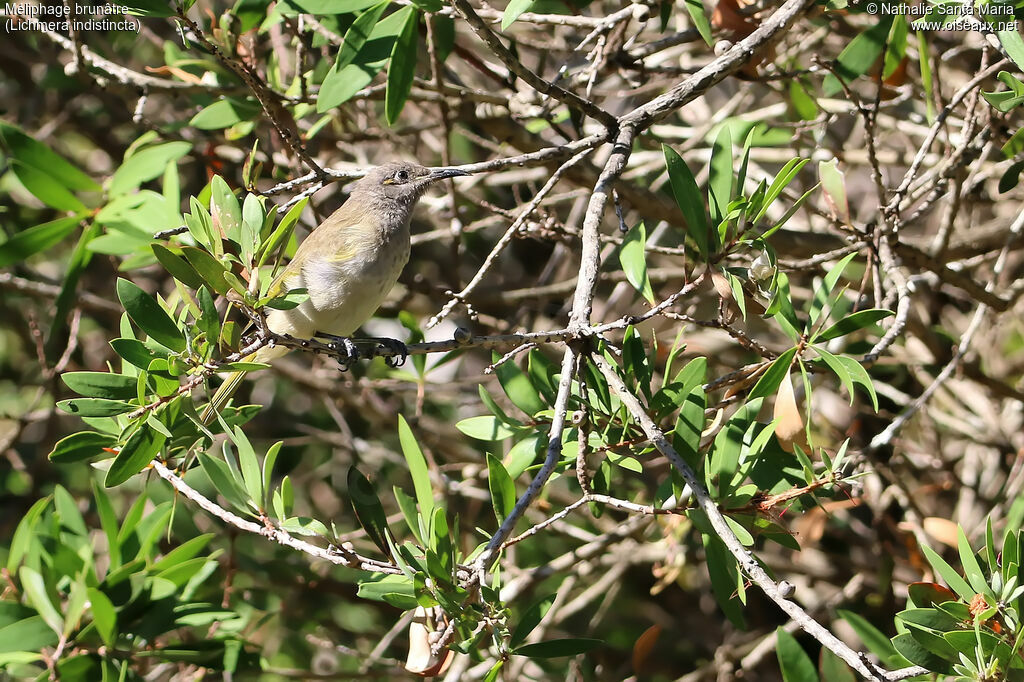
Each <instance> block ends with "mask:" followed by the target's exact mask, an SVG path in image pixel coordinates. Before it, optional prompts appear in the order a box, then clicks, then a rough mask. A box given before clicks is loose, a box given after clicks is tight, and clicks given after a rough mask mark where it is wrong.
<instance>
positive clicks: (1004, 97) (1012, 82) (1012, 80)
mask: <svg viewBox="0 0 1024 682" xmlns="http://www.w3.org/2000/svg"><path fill="white" fill-rule="evenodd" d="M996 78H998V79H999V80H1000V81H1001V82H1002V83H1003V84H1004V85H1006V86H1007V87H1009V88H1010V89H1009V90H1002V91H999V92H983V93H981V96H982V97H984V98H985V101H986V102H988V103H989V104H991V105H992V106H993V107H995V108H996V110H998V111H1000V112H1002V113H1004V114H1005V113H1007V112H1008V111H1010V110H1011V109H1013V108H1015V107H1017V106H1020V104H1021V103H1022V102H1024V83H1021V82H1020V81H1019V80H1018V79H1017V78H1016V77H1014V76H1013V75H1012V74H1010V73H1007V72H1006V71H1000V72H999V73H998V74H997V75H996Z"/></svg>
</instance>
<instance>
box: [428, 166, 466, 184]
mask: <svg viewBox="0 0 1024 682" xmlns="http://www.w3.org/2000/svg"><path fill="white" fill-rule="evenodd" d="M462 175H469V173H467V172H466V171H464V170H459V169H458V168H431V169H430V172H429V173H427V174H426V175H425V176H424V177H423V178H421V181H422V182H427V183H430V182H437V181H438V180H444V179H445V178H456V177H459V176H462Z"/></svg>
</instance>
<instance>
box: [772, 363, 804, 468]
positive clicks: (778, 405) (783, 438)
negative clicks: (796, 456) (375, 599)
mask: <svg viewBox="0 0 1024 682" xmlns="http://www.w3.org/2000/svg"><path fill="white" fill-rule="evenodd" d="M772 417H773V418H774V419H777V420H778V422H776V424H775V437H776V438H778V439H779V444H780V445H781V446H782V447H783V449H784V450H786V452H793V444H794V443H796V444H797V445H799V446H800V447H802V448H804V449H805V450H806V449H807V434H806V433H805V432H804V420H803V417H802V416H801V415H800V406H799V405H797V404H796V396H795V395H794V394H793V382H792V380H791V379H790V376H789V374H786V378H785V379H783V380H782V384H781V385H780V386H779V393H778V395H776V396H775V412H774V414H773V415H772Z"/></svg>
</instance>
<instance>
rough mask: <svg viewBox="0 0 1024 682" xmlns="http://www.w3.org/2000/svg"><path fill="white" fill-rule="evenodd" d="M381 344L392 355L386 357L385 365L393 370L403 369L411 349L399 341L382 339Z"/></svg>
mask: <svg viewBox="0 0 1024 682" xmlns="http://www.w3.org/2000/svg"><path fill="white" fill-rule="evenodd" d="M379 343H380V345H381V346H383V347H384V348H385V349H386V350H387V351H389V352H390V353H391V355H385V356H384V364H385V365H387V366H388V367H391V368H392V369H394V368H396V367H401V366H402V365H404V364H405V361H406V360H407V359H408V358H409V349H408V348H407V347H406V345H405V344H404V343H402V342H401V341H399V340H398V339H380V340H379Z"/></svg>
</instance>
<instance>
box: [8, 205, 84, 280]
mask: <svg viewBox="0 0 1024 682" xmlns="http://www.w3.org/2000/svg"><path fill="white" fill-rule="evenodd" d="M84 217H85V214H84V213H80V214H77V215H73V216H69V217H67V218H58V219H57V220H51V221H50V222H48V223H43V224H41V225H36V226H35V227H30V228H28V229H27V230H22V231H20V232H16V233H14V235H13V236H11V238H10V239H8V240H7V241H5V242H4V243H3V244H0V268H6V267H8V266H11V265H14V264H15V263H20V262H22V261H24V260H27V259H28V257H29V256H32V255H35V254H37V253H41V252H43V251H46V250H47V249H49V248H51V247H53V246H56V245H57V244H59V243H60V242H61V241H62V240H63V239H64V238H65V237H67V236H68V235H69V234H71V233H72V232H74V231H75V228H76V227H78V224H79V223H80V222H81V221H82V219H83V218H84Z"/></svg>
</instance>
